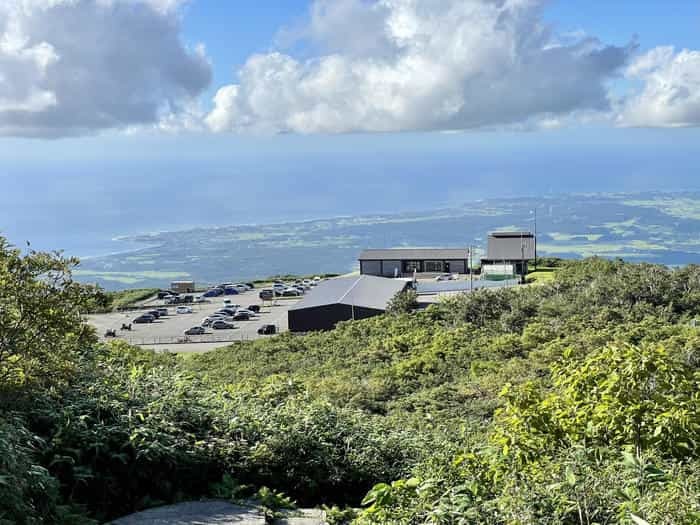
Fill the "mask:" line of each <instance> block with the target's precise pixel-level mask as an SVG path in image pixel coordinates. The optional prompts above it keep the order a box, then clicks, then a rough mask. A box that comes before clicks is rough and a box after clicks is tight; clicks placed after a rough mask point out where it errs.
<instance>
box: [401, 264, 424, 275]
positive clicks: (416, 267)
mask: <svg viewBox="0 0 700 525" xmlns="http://www.w3.org/2000/svg"><path fill="white" fill-rule="evenodd" d="M403 271H404V273H413V272H414V271H416V272H420V271H421V263H420V261H404V262H403Z"/></svg>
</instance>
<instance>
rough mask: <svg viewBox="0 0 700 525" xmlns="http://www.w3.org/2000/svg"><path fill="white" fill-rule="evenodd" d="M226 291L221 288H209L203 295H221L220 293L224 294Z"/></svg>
mask: <svg viewBox="0 0 700 525" xmlns="http://www.w3.org/2000/svg"><path fill="white" fill-rule="evenodd" d="M223 294H224V291H223V290H222V289H221V288H212V289H211V290H207V291H206V292H204V293H203V294H202V297H219V296H220V295H223Z"/></svg>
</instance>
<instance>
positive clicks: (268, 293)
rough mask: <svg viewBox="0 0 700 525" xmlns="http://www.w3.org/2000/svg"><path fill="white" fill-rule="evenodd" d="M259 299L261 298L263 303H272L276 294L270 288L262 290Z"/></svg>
mask: <svg viewBox="0 0 700 525" xmlns="http://www.w3.org/2000/svg"><path fill="white" fill-rule="evenodd" d="M258 297H260V299H262V300H263V301H270V300H271V299H274V297H275V292H274V291H273V290H272V289H270V288H265V289H264V290H260V293H259V294H258Z"/></svg>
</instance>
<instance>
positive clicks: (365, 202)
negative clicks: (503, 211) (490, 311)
mask: <svg viewBox="0 0 700 525" xmlns="http://www.w3.org/2000/svg"><path fill="white" fill-rule="evenodd" d="M699 29H700V2H697V0H695V1H690V0H670V1H667V2H658V1H652V0H637V1H634V2H633V1H628V0H617V1H615V2H603V1H600V2H598V1H595V2H579V1H571V0H570V1H558V0H551V1H538V0H332V1H331V0H285V2H260V1H246V0H240V1H236V2H221V1H218V0H6V1H5V2H1V3H0V184H1V186H0V188H1V191H0V234H2V235H6V236H8V237H9V238H10V240H11V241H13V242H15V243H18V244H20V243H23V242H24V241H26V240H31V241H32V242H33V243H34V244H35V245H37V246H39V247H41V248H61V247H63V248H67V249H69V250H75V251H77V252H78V253H79V254H81V255H85V254H91V253H97V252H102V251H104V250H109V249H110V246H111V245H110V244H109V240H110V239H111V238H112V237H114V236H117V235H125V234H130V233H138V232H143V231H154V230H163V229H177V228H186V227H195V226H198V225H212V224H233V223H254V222H270V221H277V220H288V219H300V218H311V217H320V216H331V215H339V214H357V213H371V212H377V211H382V212H387V211H399V210H401V211H403V210H415V209H424V208H429V207H435V206H440V205H452V204H459V203H461V202H464V201H469V200H470V199H476V198H482V197H492V196H499V195H521V194H545V193H562V192H578V191H582V192H591V191H630V192H631V191H647V190H686V189H689V190H697V189H700V176H698V175H699V174H698V172H697V168H696V167H697V166H698V160H699V159H698V151H699V150H700V148H698V144H699V143H700V131H698V126H699V125H700V30H699Z"/></svg>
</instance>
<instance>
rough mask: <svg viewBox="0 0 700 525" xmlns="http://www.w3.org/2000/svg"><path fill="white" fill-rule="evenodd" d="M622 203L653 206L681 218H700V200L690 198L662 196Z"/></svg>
mask: <svg viewBox="0 0 700 525" xmlns="http://www.w3.org/2000/svg"><path fill="white" fill-rule="evenodd" d="M622 204H625V205H627V206H640V207H642V208H653V209H657V210H659V211H661V212H662V213H665V214H666V215H670V216H671V217H677V218H679V219H695V220H700V200H697V199H690V198H675V197H662V198H658V199H650V200H628V201H623V202H622Z"/></svg>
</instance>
